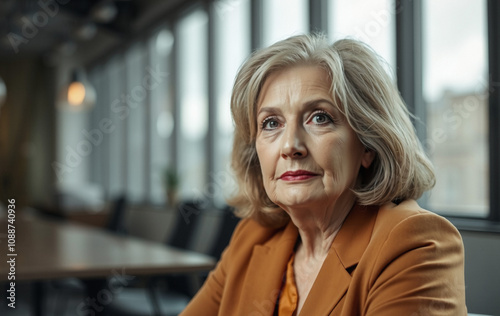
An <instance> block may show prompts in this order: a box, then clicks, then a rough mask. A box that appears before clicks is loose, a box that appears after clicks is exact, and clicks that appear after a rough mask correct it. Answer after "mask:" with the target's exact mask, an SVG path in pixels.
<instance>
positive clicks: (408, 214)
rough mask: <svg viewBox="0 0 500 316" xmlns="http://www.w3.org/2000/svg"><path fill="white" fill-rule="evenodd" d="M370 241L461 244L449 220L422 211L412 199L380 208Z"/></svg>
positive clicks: (459, 237) (457, 232)
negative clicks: (430, 241)
mask: <svg viewBox="0 0 500 316" xmlns="http://www.w3.org/2000/svg"><path fill="white" fill-rule="evenodd" d="M372 238H373V239H374V241H375V240H378V241H380V242H382V241H383V240H385V241H386V242H389V241H391V240H392V241H393V242H396V243H404V242H409V243H412V242H413V241H417V240H420V242H424V243H425V242H426V241H429V240H434V241H444V242H445V243H447V242H452V243H454V244H456V245H459V244H460V245H463V244H462V238H461V235H460V233H459V231H458V230H457V229H456V227H455V226H453V224H452V223H451V222H450V221H448V220H447V219H446V218H444V217H442V216H440V215H438V214H436V213H433V212H430V211H428V210H425V209H423V208H421V207H420V206H419V205H418V204H417V202H416V201H414V200H406V201H404V202H402V203H400V204H398V205H396V204H393V203H390V204H386V205H383V206H381V207H380V208H379V211H378V214H377V219H376V222H375V225H374V228H373V235H372ZM462 247H463V246H462Z"/></svg>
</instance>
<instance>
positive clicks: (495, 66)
mask: <svg viewBox="0 0 500 316" xmlns="http://www.w3.org/2000/svg"><path fill="white" fill-rule="evenodd" d="M487 8H488V54H489V56H488V69H489V89H490V90H489V91H490V94H489V109H488V110H489V113H488V114H489V115H488V118H489V122H488V123H489V127H488V130H489V131H488V133H489V170H490V173H489V174H490V179H489V180H490V215H489V219H490V220H491V221H495V222H500V165H499V164H498V162H499V161H500V129H499V128H498V126H500V60H499V59H498V56H500V41H498V39H499V38H500V19H498V17H499V16H500V2H499V1H497V0H489V1H488V6H487Z"/></svg>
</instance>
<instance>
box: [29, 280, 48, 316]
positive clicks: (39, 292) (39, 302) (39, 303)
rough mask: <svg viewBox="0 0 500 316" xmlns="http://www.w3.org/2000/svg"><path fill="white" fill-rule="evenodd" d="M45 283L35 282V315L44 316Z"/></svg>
mask: <svg viewBox="0 0 500 316" xmlns="http://www.w3.org/2000/svg"><path fill="white" fill-rule="evenodd" d="M44 294H45V293H44V291H43V281H35V282H33V298H32V299H33V315H35V316H43V301H44V298H45V297H44Z"/></svg>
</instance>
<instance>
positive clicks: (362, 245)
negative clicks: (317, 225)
mask: <svg viewBox="0 0 500 316" xmlns="http://www.w3.org/2000/svg"><path fill="white" fill-rule="evenodd" d="M377 209H378V207H364V206H358V205H356V206H354V207H353V209H352V210H351V212H350V213H349V215H348V216H347V218H346V220H345V221H344V224H343V225H342V227H341V229H340V231H339V232H338V234H337V236H336V237H335V240H334V241H333V243H332V247H331V248H330V252H329V253H328V256H327V257H326V259H325V262H323V266H322V267H321V270H320V272H319V273H318V276H317V278H316V281H315V282H314V284H313V287H312V288H311V291H310V292H309V295H308V296H307V299H306V301H305V303H304V306H303V308H302V310H301V312H300V315H329V314H330V313H331V312H332V311H333V310H334V309H335V308H336V306H337V305H338V303H339V302H340V301H341V299H342V297H343V296H344V295H345V293H346V292H347V289H348V288H349V283H350V281H351V275H350V273H352V271H353V270H354V269H355V267H356V265H357V264H358V262H359V260H360V258H361V256H362V255H363V253H364V251H365V249H366V247H367V245H368V243H369V242H370V238H371V235H372V230H373V225H374V223H375V219H376V217H377ZM327 297H328V298H327Z"/></svg>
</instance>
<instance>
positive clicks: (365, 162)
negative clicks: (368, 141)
mask: <svg viewBox="0 0 500 316" xmlns="http://www.w3.org/2000/svg"><path fill="white" fill-rule="evenodd" d="M373 159H375V152H374V151H373V150H370V149H368V148H365V151H364V152H363V154H362V155H361V165H362V166H363V167H365V168H366V169H368V168H369V167H370V166H371V164H372V162H373Z"/></svg>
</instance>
